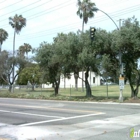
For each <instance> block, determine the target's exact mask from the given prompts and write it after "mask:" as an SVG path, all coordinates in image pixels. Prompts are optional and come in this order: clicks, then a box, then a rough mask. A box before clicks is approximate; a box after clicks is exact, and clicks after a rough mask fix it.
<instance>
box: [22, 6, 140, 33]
mask: <svg viewBox="0 0 140 140" xmlns="http://www.w3.org/2000/svg"><path fill="white" fill-rule="evenodd" d="M135 10H140V8H139V7H137V9H135ZM133 11H134V9H131V10H130V9H128V10H124V11H123V10H121V11H119V13H116V12H114V13H112V14H110V16H111V17H113V18H115V17H118V16H120V15H123V14H127V13H130V12H133ZM104 17H105V15H103V16H100V17H98V18H96V20H99V21H100V20H102V18H104ZM105 19H108V18H107V17H105ZM108 20H109V19H108ZM94 22H96V21H95V20H94ZM78 23H79V22H78ZM88 23H90V22H88ZM75 24H77V22H76V23H73V24H68V25H65V26H63V27H67V26H70V25H75ZM59 28H62V27H56V28H53V29H49V30H43V31H39V32H35V33H34V34H37V33H43V32H46V31H52V30H55V29H59ZM26 35H28V34H25V35H24V36H26Z"/></svg>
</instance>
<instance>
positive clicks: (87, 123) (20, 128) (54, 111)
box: [0, 98, 140, 140]
mask: <svg viewBox="0 0 140 140" xmlns="http://www.w3.org/2000/svg"><path fill="white" fill-rule="evenodd" d="M131 128H134V130H135V132H136V133H137V131H139V133H137V134H140V104H135V105H134V104H133V105H132V104H131V105H130V104H119V103H116V104H115V103H84V102H66V101H47V100H25V99H6V98H0V140H1V139H2V140H94V139H95V140H129V139H130V138H129V135H130V129H131ZM134 137H136V135H135V136H134ZM138 137H139V135H137V138H134V139H140V137H139V138H138Z"/></svg>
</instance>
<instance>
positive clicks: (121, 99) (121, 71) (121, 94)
mask: <svg viewBox="0 0 140 140" xmlns="http://www.w3.org/2000/svg"><path fill="white" fill-rule="evenodd" d="M122 21H123V19H119V30H121V23H122ZM119 66H120V77H119V86H120V96H119V101H120V102H123V89H124V76H123V63H122V51H121V49H120V50H119Z"/></svg>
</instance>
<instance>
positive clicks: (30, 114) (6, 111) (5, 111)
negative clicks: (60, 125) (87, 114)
mask: <svg viewBox="0 0 140 140" xmlns="http://www.w3.org/2000/svg"><path fill="white" fill-rule="evenodd" d="M0 112H4V113H13V114H21V115H29V116H37V117H46V118H48V117H50V118H59V119H63V118H65V117H59V116H48V115H39V114H32V113H23V112H14V111H8V110H0Z"/></svg>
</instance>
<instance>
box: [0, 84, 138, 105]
mask: <svg viewBox="0 0 140 140" xmlns="http://www.w3.org/2000/svg"><path fill="white" fill-rule="evenodd" d="M91 90H92V95H93V96H92V97H90V98H87V97H86V96H85V95H86V94H85V92H86V90H84V92H82V89H81V88H78V90H76V89H75V88H74V87H71V88H60V89H59V94H58V96H54V89H53V88H49V89H44V88H41V87H38V88H35V90H34V91H32V90H31V89H27V88H20V89H15V90H14V93H9V92H8V89H0V97H7V98H26V99H50V100H71V101H113V102H118V98H119V93H120V90H119V86H118V85H109V86H108V88H107V86H105V85H102V86H94V87H91ZM123 97H124V101H125V102H128V101H129V102H133V100H132V99H131V89H130V86H129V85H125V88H124V90H123ZM138 97H140V95H139V94H138ZM134 102H138V103H139V99H137V101H136V100H135V101H134Z"/></svg>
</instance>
